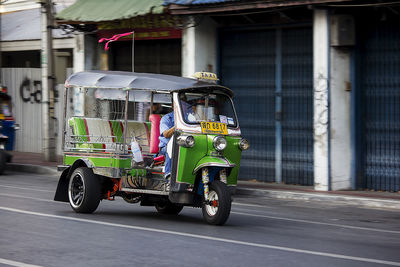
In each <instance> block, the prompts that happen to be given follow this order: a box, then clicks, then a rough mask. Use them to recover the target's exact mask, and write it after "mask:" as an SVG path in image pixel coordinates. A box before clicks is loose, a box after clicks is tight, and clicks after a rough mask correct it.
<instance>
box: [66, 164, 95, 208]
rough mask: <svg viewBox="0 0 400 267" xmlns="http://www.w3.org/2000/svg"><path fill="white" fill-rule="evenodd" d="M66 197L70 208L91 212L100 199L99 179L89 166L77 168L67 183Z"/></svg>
mask: <svg viewBox="0 0 400 267" xmlns="http://www.w3.org/2000/svg"><path fill="white" fill-rule="evenodd" d="M68 198H69V204H70V205H71V207H72V209H73V210H74V211H75V212H78V213H93V212H94V211H95V210H96V209H97V207H98V206H99V203H100V199H101V186H100V181H99V179H98V178H97V177H96V175H95V174H94V173H93V171H92V170H91V169H89V168H83V167H82V168H77V169H76V170H75V171H74V172H73V173H72V175H71V178H70V180H69V184H68Z"/></svg>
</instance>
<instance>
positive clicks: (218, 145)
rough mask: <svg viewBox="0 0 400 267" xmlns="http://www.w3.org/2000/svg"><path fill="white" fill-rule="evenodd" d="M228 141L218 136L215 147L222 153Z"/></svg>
mask: <svg viewBox="0 0 400 267" xmlns="http://www.w3.org/2000/svg"><path fill="white" fill-rule="evenodd" d="M226 144H227V143H226V139H225V137H223V136H216V137H214V140H213V145H214V147H215V149H216V150H217V151H222V150H224V149H225V148H226Z"/></svg>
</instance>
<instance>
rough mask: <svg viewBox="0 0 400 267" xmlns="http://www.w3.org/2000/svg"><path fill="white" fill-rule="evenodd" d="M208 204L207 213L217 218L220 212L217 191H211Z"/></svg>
mask: <svg viewBox="0 0 400 267" xmlns="http://www.w3.org/2000/svg"><path fill="white" fill-rule="evenodd" d="M208 201H209V202H208V204H206V211H207V214H208V215H209V216H215V214H217V212H218V205H219V203H218V195H217V192H215V191H210V192H209V194H208Z"/></svg>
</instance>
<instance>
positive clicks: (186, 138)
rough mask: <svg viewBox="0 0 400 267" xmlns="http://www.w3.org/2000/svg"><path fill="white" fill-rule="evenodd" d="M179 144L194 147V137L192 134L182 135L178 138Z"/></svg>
mask: <svg viewBox="0 0 400 267" xmlns="http://www.w3.org/2000/svg"><path fill="white" fill-rule="evenodd" d="M176 142H177V143H178V145H180V146H183V147H194V143H195V142H194V137H193V136H191V135H180V136H178V138H177V139H176Z"/></svg>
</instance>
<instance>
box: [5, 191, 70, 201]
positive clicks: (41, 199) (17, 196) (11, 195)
mask: <svg viewBox="0 0 400 267" xmlns="http://www.w3.org/2000/svg"><path fill="white" fill-rule="evenodd" d="M0 196H3V197H15V198H24V199H30V200H36V201H44V202H52V203H62V204H68V203H67V202H60V201H55V200H53V199H44V198H37V197H27V196H21V195H15V194H4V193H0Z"/></svg>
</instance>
